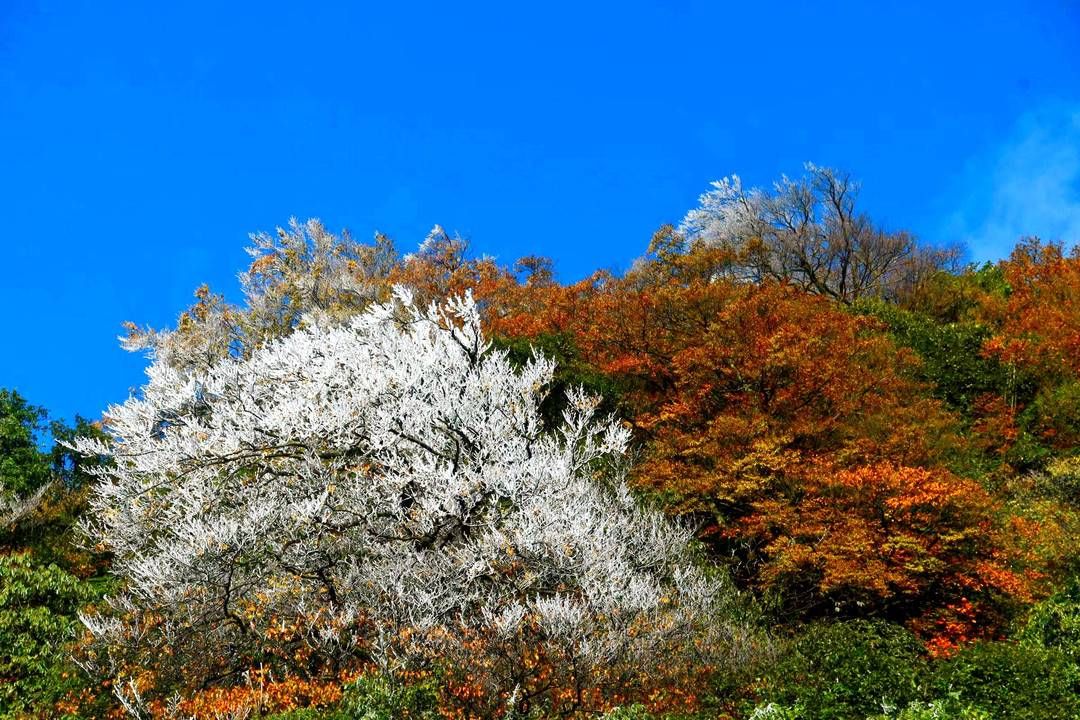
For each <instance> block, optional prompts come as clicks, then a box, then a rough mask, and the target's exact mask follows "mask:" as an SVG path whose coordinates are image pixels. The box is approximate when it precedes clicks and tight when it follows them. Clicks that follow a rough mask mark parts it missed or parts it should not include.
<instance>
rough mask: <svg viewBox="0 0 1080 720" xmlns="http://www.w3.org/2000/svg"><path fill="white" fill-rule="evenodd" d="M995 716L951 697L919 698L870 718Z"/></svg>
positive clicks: (986, 719) (975, 719)
mask: <svg viewBox="0 0 1080 720" xmlns="http://www.w3.org/2000/svg"><path fill="white" fill-rule="evenodd" d="M993 717H994V716H993V715H991V714H990V713H989V712H987V711H986V710H983V709H982V708H977V707H974V706H973V705H964V704H962V703H960V702H959V701H958V700H956V699H955V698H950V699H948V700H934V701H933V702H922V701H918V700H917V701H915V702H913V703H911V704H910V705H908V706H907V707H905V708H898V709H895V710H891V711H889V712H886V713H884V714H881V715H875V716H874V717H873V718H868V720H993Z"/></svg>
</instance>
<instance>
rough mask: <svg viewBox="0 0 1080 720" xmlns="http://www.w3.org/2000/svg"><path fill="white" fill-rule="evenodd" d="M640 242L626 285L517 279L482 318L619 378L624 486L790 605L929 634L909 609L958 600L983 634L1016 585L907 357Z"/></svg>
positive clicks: (684, 252) (667, 237)
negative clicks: (630, 467) (566, 346)
mask: <svg viewBox="0 0 1080 720" xmlns="http://www.w3.org/2000/svg"><path fill="white" fill-rule="evenodd" d="M652 251H653V254H652V256H651V257H650V258H647V259H646V260H644V261H641V262H639V263H638V264H637V265H636V266H635V267H634V268H633V269H632V270H630V271H629V272H628V273H626V274H625V275H624V276H622V277H615V276H612V275H610V274H605V273H600V274H597V275H596V276H594V277H593V278H590V279H589V280H587V281H583V282H581V283H578V284H576V285H573V286H568V287H566V286H557V285H554V284H549V285H546V286H539V287H534V288H532V289H531V291H530V290H528V289H526V290H522V289H521V288H518V289H517V291H516V292H517V293H518V295H517V296H516V297H511V296H508V295H504V296H503V299H504V300H505V299H506V298H507V297H511V299H512V300H513V304H516V305H517V307H518V308H519V310H518V311H517V312H515V311H514V310H515V309H514V307H510V308H502V309H500V311H499V314H498V317H497V318H495V319H494V320H493V324H494V325H495V326H496V327H497V328H498V331H499V332H501V333H505V334H518V333H520V334H521V335H523V336H525V337H537V336H540V335H543V334H545V333H560V334H568V335H570V336H571V337H572V338H573V342H574V345H575V347H576V348H577V349H578V351H579V352H580V354H581V356H582V357H583V358H584V359H585V360H586V361H587V362H588V363H590V364H591V365H592V366H594V367H596V368H597V369H598V370H600V371H601V372H603V373H605V374H606V375H607V376H609V377H611V378H613V379H614V380H615V381H616V382H617V384H618V387H619V388H620V389H621V390H622V396H621V398H620V401H621V407H622V409H623V410H624V412H626V413H627V414H628V415H629V420H630V421H631V422H632V424H633V426H634V428H635V430H636V433H637V436H638V438H639V439H640V440H641V442H642V444H643V447H644V450H645V452H644V453H643V457H642V460H641V462H640V463H639V465H638V467H637V468H636V470H635V473H634V481H635V482H636V484H637V485H638V486H639V487H640V488H642V489H644V490H647V491H649V492H651V493H653V494H656V495H658V496H660V497H661V498H663V499H664V500H665V501H666V502H667V503H668V505H669V507H670V508H671V509H672V511H673V512H675V513H678V514H684V515H691V516H693V517H695V518H696V519H697V520H698V521H699V522H701V523H702V537H703V538H704V539H706V540H708V541H709V543H710V545H711V546H712V547H713V548H714V549H715V550H716V551H717V552H718V553H721V554H722V555H723V556H725V557H728V558H730V559H732V560H734V563H735V564H734V568H735V571H736V574H737V576H739V577H740V578H741V579H742V580H743V581H744V582H745V583H747V584H749V585H751V586H753V587H756V588H759V589H760V590H761V591H763V592H766V593H778V594H779V595H780V596H781V597H782V602H783V603H784V604H785V607H788V609H789V610H792V611H799V612H800V613H802V614H804V616H806V615H811V616H812V615H814V614H822V613H826V612H828V613H830V614H835V612H836V610H837V609H838V608H839V609H840V610H842V611H843V612H845V613H848V614H851V615H859V614H868V613H869V614H877V613H885V614H887V615H889V616H892V617H895V618H898V619H906V620H910V621H911V622H912V623H914V624H915V626H916V627H919V628H921V629H923V630H925V632H926V634H928V635H932V634H934V632H935V630H934V628H935V627H936V626H935V625H934V623H932V622H929V621H928V622H926V623H923V624H921V625H920V624H919V623H918V619H919V618H920V617H923V616H924V615H925V614H926V613H928V612H930V611H931V610H932V609H933V608H935V607H939V606H944V605H948V604H950V603H952V604H956V605H957V607H960V606H961V605H963V603H965V602H968V599H969V598H970V602H972V603H973V604H974V606H975V610H974V611H973V613H974V614H973V616H972V617H974V618H975V620H973V621H971V622H968V621H965V620H963V619H962V618H961V619H960V620H957V621H956V622H960V623H961V624H962V625H963V627H964V628H966V630H965V632H967V633H969V634H978V633H983V634H992V633H993V632H995V631H996V628H997V627H999V626H1000V624H1001V622H1003V620H1004V611H1003V608H1004V607H1005V606H1009V605H1011V604H1014V603H1016V602H1018V601H1022V600H1023V599H1025V598H1027V597H1029V594H1030V592H1029V588H1028V585H1027V579H1026V578H1025V577H1023V576H1022V575H1020V574H1017V573H1016V572H1014V570H1013V555H1012V551H1011V550H1010V549H1009V543H1008V541H1007V540H1006V536H1005V534H1004V533H1001V532H999V520H998V513H997V510H996V506H995V502H994V501H993V499H992V498H991V497H990V496H989V495H988V493H987V492H986V491H985V490H983V489H982V488H981V487H980V486H979V485H978V484H977V483H975V482H973V481H970V480H966V479H963V478H960V477H958V476H956V475H954V474H952V473H950V472H948V471H946V470H944V469H943V467H944V465H945V464H946V463H947V462H948V460H949V458H950V457H951V456H952V455H953V454H955V453H956V452H957V451H959V450H960V449H961V448H963V447H964V442H965V441H964V440H963V438H962V436H961V433H960V430H961V425H960V422H959V420H958V418H956V417H955V416H954V415H952V414H951V413H950V412H949V411H948V410H947V409H946V408H945V407H944V406H943V405H942V404H941V403H940V402H939V401H938V400H935V399H933V398H932V397H931V396H930V392H929V388H928V387H926V386H924V385H923V384H921V383H920V382H919V381H918V380H916V379H915V378H916V374H917V373H916V370H917V369H918V368H919V362H920V361H919V359H918V357H917V356H916V355H915V354H914V353H913V352H912V351H909V350H906V349H903V348H899V347H897V346H896V345H895V344H894V343H893V341H892V340H891V339H890V337H889V336H888V335H887V334H886V332H885V330H884V327H883V326H882V325H880V324H879V323H878V322H877V321H875V320H873V319H872V318H869V317H866V316H859V315H855V314H852V313H850V312H848V311H846V310H845V309H844V308H842V307H841V306H839V305H838V304H836V303H833V302H831V301H829V300H828V299H826V298H823V297H820V296H816V295H811V294H809V293H806V292H804V291H801V290H799V289H797V288H794V287H792V286H790V285H787V284H784V283H775V282H763V283H747V282H736V281H733V280H730V279H725V278H724V273H723V272H722V271H723V270H724V268H726V267H727V266H728V263H730V257H728V256H727V255H726V254H725V252H724V251H723V250H717V249H715V248H706V247H700V246H698V247H685V246H683V245H681V244H680V239H679V238H678V236H677V235H676V234H674V233H673V232H672V231H670V229H668V230H664V231H661V232H660V233H658V235H657V238H656V239H655V240H654V245H653V248H652ZM523 297H524V298H529V303H530V304H529V305H527V306H526V305H525V304H524V301H523V299H522V298H523ZM954 615H955V616H956V617H960V615H958V614H957V613H952V614H951V615H949V618H950V620H949V621H950V622H952V621H953V619H954V618H953V616H954ZM976 626H978V629H977V630H976ZM954 635H955V633H954Z"/></svg>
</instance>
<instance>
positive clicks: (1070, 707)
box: [934, 642, 1080, 720]
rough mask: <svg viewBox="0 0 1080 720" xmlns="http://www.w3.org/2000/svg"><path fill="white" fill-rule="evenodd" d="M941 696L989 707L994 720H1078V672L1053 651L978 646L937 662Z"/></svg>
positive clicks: (1024, 646)
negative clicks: (1074, 719) (1076, 719)
mask: <svg viewBox="0 0 1080 720" xmlns="http://www.w3.org/2000/svg"><path fill="white" fill-rule="evenodd" d="M934 686H935V687H936V689H937V691H938V693H937V694H938V695H939V696H948V695H952V696H955V697H956V698H957V699H958V700H960V701H961V702H964V703H970V704H971V705H974V706H976V707H981V708H987V709H990V710H991V711H992V712H993V717H994V718H995V720H1068V719H1070V718H1080V672H1078V669H1077V667H1076V665H1074V664H1073V663H1072V662H1071V661H1070V660H1069V657H1068V656H1067V655H1066V654H1065V653H1064V652H1062V651H1061V650H1059V649H1058V648H1054V647H1049V648H1046V647H1041V646H1038V645H1036V644H1034V643H1012V642H982V643H976V644H974V645H970V646H968V647H966V648H964V649H963V650H961V651H960V652H959V653H957V654H956V655H955V656H954V657H952V658H950V659H948V660H945V661H942V662H941V663H939V665H938V667H937V669H936V672H935V679H934Z"/></svg>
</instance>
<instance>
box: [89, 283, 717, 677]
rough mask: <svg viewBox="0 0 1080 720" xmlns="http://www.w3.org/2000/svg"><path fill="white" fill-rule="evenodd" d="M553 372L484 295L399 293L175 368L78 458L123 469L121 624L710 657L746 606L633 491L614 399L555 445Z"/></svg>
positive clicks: (113, 629)
mask: <svg viewBox="0 0 1080 720" xmlns="http://www.w3.org/2000/svg"><path fill="white" fill-rule="evenodd" d="M552 372H553V364H552V363H551V361H549V360H546V359H544V358H541V357H536V358H534V359H533V360H532V361H530V362H529V363H527V364H526V365H525V366H524V367H520V368H518V367H515V366H514V365H512V364H511V362H510V361H509V359H508V358H507V357H506V355H505V354H504V353H502V352H500V351H496V350H493V349H491V348H490V346H489V344H488V342H487V341H486V340H485V338H484V336H483V333H482V332H481V328H480V320H479V313H478V310H477V307H476V304H475V303H474V301H473V300H472V298H471V297H470V296H468V295H467V296H465V297H463V298H457V299H452V300H449V301H448V302H446V303H445V304H444V305H441V306H435V305H432V306H430V307H428V308H426V309H425V308H419V307H417V306H416V305H415V304H414V302H413V301H412V298H411V296H410V294H409V293H408V292H407V291H405V290H400V289H399V290H397V291H396V299H395V300H394V302H392V303H389V304H384V305H374V306H372V307H371V308H370V309H368V310H367V311H365V312H363V313H362V314H360V315H358V316H356V317H355V318H353V319H352V320H351V321H349V322H347V323H346V324H344V325H338V326H334V327H329V328H327V327H324V326H321V325H320V324H318V323H313V324H306V325H304V326H302V327H301V328H300V329H298V330H296V331H295V332H293V333H292V334H290V335H288V336H287V337H285V338H283V339H280V340H276V341H273V342H270V343H268V344H266V345H265V346H263V347H261V348H259V349H257V350H256V351H255V352H253V353H252V354H251V356H250V357H248V358H244V359H224V360H222V361H220V362H218V363H216V364H214V365H213V366H211V367H210V368H208V369H206V370H198V371H195V370H188V371H184V370H178V369H176V368H174V367H170V366H169V365H168V364H166V363H165V362H164V361H161V360H159V361H157V362H155V363H154V364H153V365H152V366H151V367H150V368H149V369H148V371H147V373H148V376H149V381H148V383H147V384H146V385H145V386H144V387H143V388H142V391H141V394H140V395H139V396H137V397H132V398H131V399H129V400H128V401H127V402H125V403H124V404H122V405H118V406H114V407H111V408H110V409H109V411H108V413H107V427H108V430H109V432H110V434H111V436H112V441H113V442H112V443H111V444H109V445H106V444H105V443H101V442H98V441H95V440H92V439H80V440H78V441H77V443H78V445H77V449H78V450H80V451H81V452H83V453H87V454H92V455H108V456H111V457H112V458H113V459H114V460H115V463H114V464H113V465H111V466H110V467H108V468H102V469H99V470H97V471H96V472H97V474H98V482H97V485H96V488H95V491H94V494H93V498H92V501H91V505H92V510H91V512H90V514H89V515H90V517H91V518H92V519H91V520H90V521H89V522H88V523H87V524H86V527H85V531H86V532H87V533H88V536H89V538H90V539H91V541H92V542H94V543H95V544H97V545H99V546H100V547H101V548H103V549H105V550H108V551H110V552H112V553H113V554H114V561H113V567H114V571H115V572H116V573H117V574H118V575H119V576H120V577H121V578H122V579H123V580H124V581H125V591H124V592H125V595H124V596H123V597H121V598H117V599H116V600H115V601H114V603H115V605H116V607H118V608H126V609H127V611H128V614H129V615H131V614H132V612H133V611H136V610H138V611H150V612H152V613H154V614H155V616H157V617H164V618H165V620H166V623H167V624H170V623H172V624H175V625H176V626H178V627H179V626H183V627H191V626H192V625H196V626H197V625H199V624H202V625H205V626H207V627H230V626H231V627H235V629H236V630H237V632H244V633H255V632H258V628H259V623H260V622H263V621H265V619H266V618H267V617H270V616H273V617H280V618H290V619H302V621H303V622H304V623H306V626H307V628H308V631H307V632H308V637H309V638H310V642H312V643H314V644H323V645H325V646H334V647H341V646H347V645H351V644H353V643H355V642H359V641H361V640H362V641H364V642H366V643H367V644H368V646H369V647H374V649H375V650H376V652H378V651H379V649H380V648H385V649H386V652H387V653H389V652H390V650H389V648H391V647H392V646H393V641H392V639H391V638H394V637H400V636H401V629H403V628H407V629H409V631H410V633H409V634H410V635H412V636H415V637H431V636H440V637H444V638H445V637H447V636H454V635H455V634H458V633H461V632H468V633H475V632H479V633H488V634H494V635H503V636H506V635H512V634H513V633H515V632H518V631H520V630H521V629H522V627H523V626H524V625H525V624H531V625H530V627H532V628H533V629H534V631H537V632H539V633H540V636H541V637H542V638H545V639H546V640H547V641H550V642H553V643H559V644H560V646H563V647H571V646H572V647H573V648H574V653H575V656H576V657H579V658H581V659H582V660H585V661H593V662H609V661H611V660H614V659H616V658H623V659H625V658H627V657H641V655H640V653H648V652H649V651H650V647H653V646H655V644H656V643H670V642H671V641H672V640H677V641H682V640H685V641H686V642H687V643H689V642H690V641H691V640H693V639H697V641H698V645H699V646H700V645H701V638H702V636H701V634H700V633H701V632H702V628H703V627H705V626H709V625H711V624H712V621H713V619H714V618H716V617H717V616H718V615H719V613H718V612H717V610H718V608H719V604H720V603H721V602H722V599H723V598H726V597H730V591H729V590H728V589H727V588H726V586H722V585H721V584H719V582H718V581H716V580H713V579H709V578H707V577H706V576H705V575H704V574H702V573H701V572H700V571H699V570H698V569H696V568H695V567H694V565H693V563H691V561H690V558H689V555H688V550H687V543H688V542H689V541H690V540H691V534H690V532H688V530H686V529H685V528H683V527H680V526H677V525H675V524H673V523H671V522H670V521H668V520H667V519H666V518H665V517H663V516H662V515H661V514H660V513H658V512H656V511H654V510H650V509H645V508H642V507H641V506H640V505H639V504H637V503H636V502H635V500H634V499H633V498H632V497H631V495H630V494H629V492H628V490H627V488H626V486H625V484H624V482H623V472H624V465H625V463H624V454H625V452H626V448H627V441H628V431H627V430H626V429H625V428H624V427H623V426H621V425H620V424H619V423H618V422H616V421H614V420H613V419H600V418H597V417H595V415H594V410H595V407H596V401H595V400H594V399H592V398H590V397H587V396H585V395H584V394H581V393H572V394H571V397H570V403H569V406H570V407H569V409H568V410H567V411H566V413H565V416H564V418H563V420H562V422H561V423H560V424H559V426H558V427H557V428H555V429H554V430H553V431H545V430H544V428H543V427H542V419H541V417H540V414H539V403H540V400H541V399H542V398H543V393H544V392H545V390H544V388H545V387H546V386H547V384H548V383H549V381H550V380H551V377H552ZM252 608H254V609H255V610H254V611H253V610H252ZM85 621H86V623H87V625H88V627H90V629H91V630H92V631H93V632H94V633H95V634H98V635H99V636H103V638H104V639H108V636H115V637H116V638H119V636H120V634H121V633H122V632H123V631H124V625H123V623H118V622H116V621H115V620H114V619H110V618H106V617H102V616H87V617H86V618H85ZM129 631H130V629H129ZM428 631H430V632H428Z"/></svg>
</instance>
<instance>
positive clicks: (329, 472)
mask: <svg viewBox="0 0 1080 720" xmlns="http://www.w3.org/2000/svg"><path fill="white" fill-rule="evenodd" d="M857 191H858V187H857V185H856V184H855V183H854V182H853V181H852V180H851V179H850V178H849V177H848V176H847V175H846V174H844V173H842V172H838V171H835V170H831V169H828V168H820V167H816V166H807V170H806V173H805V174H804V175H803V176H801V177H798V178H794V179H788V178H784V179H783V180H782V181H780V182H778V183H776V184H775V186H773V187H771V188H769V189H766V190H761V189H747V188H744V187H743V186H742V184H741V182H740V181H739V179H738V178H737V177H732V178H728V179H725V180H723V181H721V182H718V183H715V184H714V185H713V187H712V189H711V190H710V191H709V192H707V193H706V194H704V195H703V196H702V197H701V201H700V204H699V206H698V207H697V208H694V209H692V210H691V211H690V212H689V213H688V214H687V215H686V216H685V218H684V219H683V220H682V221H681V222H679V223H678V224H673V225H670V226H665V227H662V228H660V229H658V230H657V232H656V233H655V235H654V236H653V238H652V240H651V242H643V243H642V251H643V254H642V256H641V257H640V258H639V259H638V260H637V261H635V262H634V263H633V265H632V266H631V267H630V268H629V269H628V270H626V271H625V272H622V273H618V274H617V273H614V272H611V271H603V270H601V271H597V272H595V273H594V274H592V275H591V276H589V277H587V278H585V279H582V280H580V281H577V282H560V281H559V280H558V279H557V275H556V268H555V267H554V264H553V262H552V261H551V260H550V259H548V258H545V257H542V256H539V255H537V256H530V257H525V258H521V259H520V260H518V261H516V262H514V263H509V264H508V263H502V262H500V261H498V260H496V259H493V258H490V257H477V256H475V255H474V254H472V253H470V251H469V247H468V243H467V242H466V241H465V240H463V239H461V238H459V237H456V236H453V235H451V234H448V233H447V232H445V231H443V230H442V229H441V228H440V227H438V226H436V227H435V228H434V230H432V232H431V234H430V235H429V236H428V237H427V239H426V240H424V242H423V243H422V244H420V245H419V247H418V248H417V249H416V250H415V251H413V252H411V253H405V254H403V253H402V252H400V250H399V248H398V247H397V245H395V243H394V242H393V241H392V240H391V239H390V238H387V237H385V236H382V235H376V236H375V237H374V239H373V240H372V241H370V242H360V241H357V240H355V239H354V238H352V237H350V236H349V235H348V234H347V233H346V234H334V233H332V232H330V231H329V230H327V229H326V228H324V227H323V225H322V224H320V223H319V222H318V221H315V220H310V221H307V222H302V223H301V222H297V221H293V222H292V223H290V224H289V226H288V227H286V228H282V229H279V230H278V231H277V232H276V233H272V234H265V233H264V234H257V235H253V236H252V238H251V243H252V247H251V248H250V252H251V256H252V262H251V264H250V266H249V267H248V268H247V269H246V270H245V271H244V272H242V273H241V275H240V282H241V285H242V289H243V298H244V300H243V302H241V303H230V302H227V301H226V299H225V298H224V296H223V295H220V294H217V293H216V292H215V291H213V290H212V289H210V288H208V287H205V286H204V287H201V288H199V289H198V290H197V291H196V295H195V298H196V300H195V303H194V304H193V305H192V306H191V307H190V308H189V309H187V310H186V311H184V312H183V313H182V314H181V315H180V317H179V318H178V320H177V322H176V325H175V327H172V328H165V329H155V328H148V327H144V326H141V325H137V324H128V325H127V326H126V327H127V335H126V337H125V338H124V340H123V345H124V347H125V348H126V349H128V350H131V351H135V352H141V353H145V354H146V355H147V358H148V370H147V379H146V381H145V384H144V386H143V387H142V388H141V389H140V390H139V391H138V392H137V393H136V394H135V395H133V396H132V397H131V398H128V399H127V400H126V401H124V400H123V399H122V398H117V399H116V400H117V401H118V404H116V405H113V406H111V407H110V408H109V409H108V410H107V411H106V412H105V414H104V415H103V416H102V417H100V418H95V419H92V420H91V419H84V418H77V419H76V422H75V423H74V424H73V425H70V426H69V425H67V424H65V423H62V422H56V421H53V422H49V419H48V416H47V413H46V410H45V409H43V408H39V407H37V406H36V405H35V404H34V399H33V398H24V397H23V396H22V395H20V394H19V393H17V392H15V391H12V390H3V391H0V718H21V717H68V718H120V717H126V716H131V717H138V718H188V717H194V718H277V719H279V720H285V719H286V718H288V719H290V720H301V719H303V720H317V719H318V720H322V719H326V720H329V719H339V718H363V719H365V720H383V719H390V718H415V719H430V720H434V719H435V718H448V719H451V718H452V719H460V720H464V719H466V718H478V719H485V720H487V719H495V718H507V719H510V718H514V719H518V720H524V719H526V718H533V719H539V718H606V719H607V720H647V719H649V718H653V719H659V718H667V719H668V720H679V719H681V720H691V719H698V720H704V719H705V718H729V719H731V720H736V719H741V720H845V719H851V720H871V719H872V720H886V719H895V720H901V719H902V720H929V719H931V718H935V719H938V720H946V719H956V720H961V719H963V720H975V719H986V718H1001V719H1004V720H1013V719H1015V720H1039V719H1042V718H1045V719H1046V720H1060V719H1065V718H1080V249H1078V248H1076V247H1072V248H1070V247H1068V246H1065V245H1062V244H1059V243H1056V242H1046V241H1040V240H1039V239H1035V238H1025V239H1018V243H1017V245H1016V247H1015V249H1014V250H1013V251H1012V253H1011V254H1010V255H1009V257H1008V258H1005V259H1003V260H1001V261H999V262H996V263H988V264H985V265H981V266H976V265H969V264H965V263H964V262H963V261H962V256H961V254H960V253H959V252H958V251H957V250H956V249H954V248H948V247H937V246H931V245H928V244H925V243H922V242H920V241H919V240H917V239H916V238H914V237H912V236H911V235H910V234H908V233H905V232H902V231H895V230H891V229H888V228H884V227H881V226H880V225H878V224H877V223H876V222H875V221H874V220H873V219H872V218H870V217H868V216H867V215H866V214H865V213H863V212H862V211H861V209H860V208H859V207H858V205H857V195H858V192H857Z"/></svg>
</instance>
